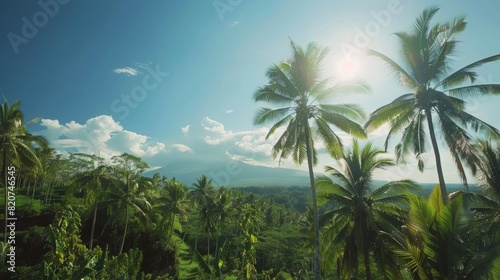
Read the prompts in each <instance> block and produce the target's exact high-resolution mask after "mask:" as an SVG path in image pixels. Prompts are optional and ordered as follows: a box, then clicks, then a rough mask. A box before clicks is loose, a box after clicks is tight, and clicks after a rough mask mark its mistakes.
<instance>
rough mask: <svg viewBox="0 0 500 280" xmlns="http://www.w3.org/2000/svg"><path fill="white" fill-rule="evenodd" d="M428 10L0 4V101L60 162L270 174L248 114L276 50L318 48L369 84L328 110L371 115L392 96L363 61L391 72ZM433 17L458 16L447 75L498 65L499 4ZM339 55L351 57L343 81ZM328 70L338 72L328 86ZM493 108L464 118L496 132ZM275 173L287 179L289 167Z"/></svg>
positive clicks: (300, 4)
mask: <svg viewBox="0 0 500 280" xmlns="http://www.w3.org/2000/svg"><path fill="white" fill-rule="evenodd" d="M432 4H434V2H433V1H411V0H400V1H398V0H384V1H296V0H295V1H289V0H287V1H285V0H277V1H249V0H220V1H195V0H187V1H180V0H173V1H147V2H145V3H142V2H141V3H139V1H75V0H73V1H71V0H59V1H57V0H41V1H22V2H20V1H1V2H0V22H1V24H0V34H2V37H1V38H2V39H1V40H0V62H1V63H2V66H3V69H4V70H3V71H2V73H3V74H2V76H3V77H2V82H1V83H0V92H1V93H2V95H3V96H4V97H6V98H7V100H8V101H9V102H12V101H14V100H20V101H21V102H22V109H23V111H24V112H25V116H26V119H30V118H33V117H39V118H41V121H39V122H38V123H37V124H34V125H31V126H30V130H31V131H32V132H34V133H40V134H42V135H45V136H46V137H47V138H48V139H49V140H50V141H51V144H52V145H53V146H54V147H56V148H57V149H58V150H59V151H61V152H62V153H68V152H75V151H79V152H89V153H92V152H94V153H96V152H100V153H101V155H103V156H108V157H109V156H112V155H114V154H118V153H121V152H130V153H134V154H137V155H139V156H142V157H143V158H144V159H145V160H147V161H148V162H149V163H150V165H151V166H155V167H159V166H162V165H164V164H165V163H168V162H170V163H171V162H175V161H176V160H183V161H190V162H192V163H193V165H196V164H205V165H207V164H210V162H211V161H212V160H213V161H225V160H230V159H233V160H241V161H245V162H247V163H252V164H259V165H265V166H271V167H277V166H278V162H277V161H276V160H273V159H272V157H271V156H270V148H271V146H272V144H273V140H274V139H269V140H268V141H266V140H265V139H264V135H265V133H266V129H267V128H266V127H256V126H254V125H253V123H252V120H253V116H254V114H255V111H256V110H257V109H258V108H259V107H260V106H262V105H264V104H256V103H255V102H253V100H252V94H253V92H254V91H255V90H256V89H257V87H259V86H261V85H264V84H265V83H266V82H267V80H266V78H265V75H264V74H265V71H266V69H267V68H268V67H269V66H270V65H271V64H273V63H278V62H280V61H281V60H283V59H285V58H287V57H289V56H290V54H291V51H290V46H289V38H292V39H293V40H294V41H295V42H296V43H297V44H299V45H305V44H307V43H308V42H311V41H314V42H317V43H318V44H319V45H320V46H324V47H328V48H329V49H330V55H329V56H328V57H327V59H326V61H325V65H324V71H325V75H326V74H328V75H337V76H338V77H339V78H348V77H351V78H352V77H355V78H363V79H365V80H366V81H367V82H368V83H370V84H371V85H372V92H371V93H369V94H364V95H357V96H349V97H346V98H345V100H340V101H339V102H353V103H359V104H361V105H362V106H363V107H364V108H365V110H366V112H370V111H372V110H374V109H376V108H377V107H379V106H381V105H383V104H386V103H388V102H390V101H391V100H393V99H394V98H395V97H396V96H398V94H401V93H404V90H402V89H401V88H400V87H398V86H397V85H396V83H395V82H394V81H393V80H391V79H389V78H387V72H384V71H383V70H381V69H382V67H383V65H382V64H381V63H380V62H379V61H377V60H376V59H374V58H371V57H366V56H364V55H363V51H364V50H365V49H366V48H373V49H375V50H378V51H380V52H382V53H384V54H387V55H388V56H390V57H392V58H394V59H396V60H398V52H397V50H398V44H397V40H396V38H395V36H394V35H393V34H392V33H394V32H397V31H403V30H409V29H410V28H411V25H412V24H413V21H414V19H415V17H416V16H417V15H418V14H420V13H421V11H422V10H423V9H425V8H426V7H429V6H430V5H432ZM439 5H440V7H441V10H440V11H439V12H438V14H437V15H436V17H435V22H437V21H447V20H449V19H451V18H453V17H455V16H458V15H466V16H467V21H468V27H467V29H466V31H465V32H464V33H463V34H462V35H461V36H460V37H459V39H460V40H461V41H462V43H461V45H460V48H459V53H458V54H457V57H456V68H458V67H460V66H464V65H466V64H468V63H470V62H473V61H475V60H477V59H480V58H483V57H487V56H490V55H493V54H498V53H500V36H499V30H498V26H500V17H498V11H499V10H500V4H499V2H498V1H494V0H489V1H482V2H481V4H477V3H472V2H470V1H465V0H461V1H451V0H450V1H440V3H439ZM360 33H363V34H364V35H360ZM363 36H364V37H363ZM346 49H347V50H359V51H360V52H359V53H356V54H355V55H353V60H352V61H353V62H352V64H351V65H350V66H344V68H342V66H339V64H340V63H341V62H342V61H343V58H344V57H345V55H346ZM339 69H344V70H346V69H348V71H344V72H347V73H344V74H342V75H341V74H340V73H339ZM479 74H480V76H479V79H478V80H479V82H496V83H500V63H496V64H495V63H493V64H491V65H488V66H487V67H484V68H482V71H481V72H480V73H479ZM498 104H500V97H491V98H482V99H481V100H477V101H473V102H471V107H470V110H469V111H470V112H471V113H473V114H475V115H477V116H479V117H481V118H482V119H483V120H485V121H487V122H489V123H491V124H493V125H495V126H496V127H500V120H498V118H497V117H496V115H497V114H496V110H497V107H498ZM383 136H384V131H379V133H377V134H374V135H372V137H371V139H372V140H373V141H375V143H377V144H379V145H381V143H382V141H383V138H384V137H383ZM345 139H346V141H347V143H348V142H349V138H348V137H345ZM444 157H446V154H445V155H444ZM432 162H433V157H432V154H430V155H429V162H428V163H429V164H428V166H429V168H428V169H427V170H426V171H425V172H424V173H423V174H420V173H419V172H417V171H416V170H415V168H414V166H412V165H410V166H408V167H406V168H404V169H398V170H392V171H391V172H388V173H387V174H385V175H381V176H382V179H397V178H401V177H410V178H413V179H415V180H418V181H421V182H435V181H436V175H435V170H434V169H433V168H432V166H433V163H432ZM445 163H449V162H448V161H446V159H445ZM325 164H331V160H330V159H329V158H328V157H327V156H326V155H324V156H322V157H321V161H320V164H319V165H318V167H317V169H316V170H318V171H319V172H321V171H322V169H323V166H324V165H325ZM284 166H286V167H294V165H293V164H292V163H291V162H285V165H284ZM445 166H446V165H445ZM446 172H447V174H446V179H447V181H450V182H458V176H457V175H456V171H455V169H453V168H451V167H450V168H447V170H446ZM388 174H389V175H388ZM166 175H169V176H175V174H166ZM200 175H201V174H200Z"/></svg>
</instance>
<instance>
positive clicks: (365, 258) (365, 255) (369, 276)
mask: <svg viewBox="0 0 500 280" xmlns="http://www.w3.org/2000/svg"><path fill="white" fill-rule="evenodd" d="M362 227H363V233H362V238H363V261H364V263H365V273H366V280H372V269H371V267H370V254H369V252H368V244H367V243H368V238H367V237H368V234H367V232H368V229H367V225H366V219H365V221H364V223H363V225H362Z"/></svg>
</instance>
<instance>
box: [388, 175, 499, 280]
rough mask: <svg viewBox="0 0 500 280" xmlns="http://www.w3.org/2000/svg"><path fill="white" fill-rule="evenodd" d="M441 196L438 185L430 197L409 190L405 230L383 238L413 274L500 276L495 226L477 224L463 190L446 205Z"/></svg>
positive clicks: (430, 276) (428, 276)
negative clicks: (489, 228) (485, 227)
mask: <svg viewBox="0 0 500 280" xmlns="http://www.w3.org/2000/svg"><path fill="white" fill-rule="evenodd" d="M441 196H442V194H441V189H440V188H439V187H438V186H437V185H436V187H435V188H434V190H433V192H432V193H431V194H430V195H429V198H422V197H418V196H416V195H410V196H409V203H410V211H409V215H408V219H407V222H406V225H405V227H403V229H404V230H403V232H402V234H400V233H398V232H393V234H392V235H391V236H390V237H391V238H389V239H387V243H389V244H392V246H393V247H394V249H393V250H394V252H395V253H396V255H397V256H398V258H399V260H400V261H401V263H402V264H403V265H404V266H405V267H406V268H407V269H408V270H409V271H410V272H411V274H413V279H499V278H500V266H499V265H498V264H499V263H500V238H499V236H500V234H499V233H498V231H493V232H484V231H482V227H477V223H476V222H475V221H474V219H475V218H474V216H473V215H472V212H471V211H469V210H468V209H466V205H467V203H466V200H465V197H464V196H463V195H457V196H455V197H453V198H452V199H451V200H450V202H449V203H447V204H444V203H443V199H442V197H441ZM485 237H487V238H485Z"/></svg>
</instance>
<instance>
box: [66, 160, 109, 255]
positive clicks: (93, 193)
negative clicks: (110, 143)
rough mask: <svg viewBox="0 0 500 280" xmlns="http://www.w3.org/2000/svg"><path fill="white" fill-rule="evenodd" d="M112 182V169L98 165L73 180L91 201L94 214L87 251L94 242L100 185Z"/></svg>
mask: <svg viewBox="0 0 500 280" xmlns="http://www.w3.org/2000/svg"><path fill="white" fill-rule="evenodd" d="M112 180H113V168H112V167H111V166H109V165H100V166H98V167H97V168H95V169H94V170H89V171H85V172H83V173H80V174H77V175H76V178H75V185H74V186H75V188H76V189H78V190H82V189H83V190H84V191H85V197H86V198H88V199H90V200H92V198H93V203H92V207H93V209H94V211H93V212H94V214H93V217H92V228H91V230H90V241H89V249H91V250H92V246H93V242H94V231H95V224H96V220H97V209H98V202H99V198H100V197H101V196H100V195H101V192H102V191H103V188H102V183H103V181H104V182H106V181H107V182H108V183H110V182H111V181H112Z"/></svg>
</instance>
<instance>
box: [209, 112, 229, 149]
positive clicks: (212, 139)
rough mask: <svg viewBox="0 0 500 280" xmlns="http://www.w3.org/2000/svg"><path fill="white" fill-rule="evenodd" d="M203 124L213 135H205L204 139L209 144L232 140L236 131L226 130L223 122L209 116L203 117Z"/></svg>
mask: <svg viewBox="0 0 500 280" xmlns="http://www.w3.org/2000/svg"><path fill="white" fill-rule="evenodd" d="M201 125H202V126H203V128H204V129H205V130H206V131H209V132H211V133H212V135H208V136H205V138H204V141H205V143H207V144H210V145H219V144H221V143H224V142H227V141H229V140H231V139H232V138H233V137H234V133H233V132H232V131H231V130H229V131H226V130H225V128H224V125H223V124H222V123H220V122H218V121H215V120H212V119H211V118H209V117H205V118H203V122H202V124H201Z"/></svg>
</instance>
